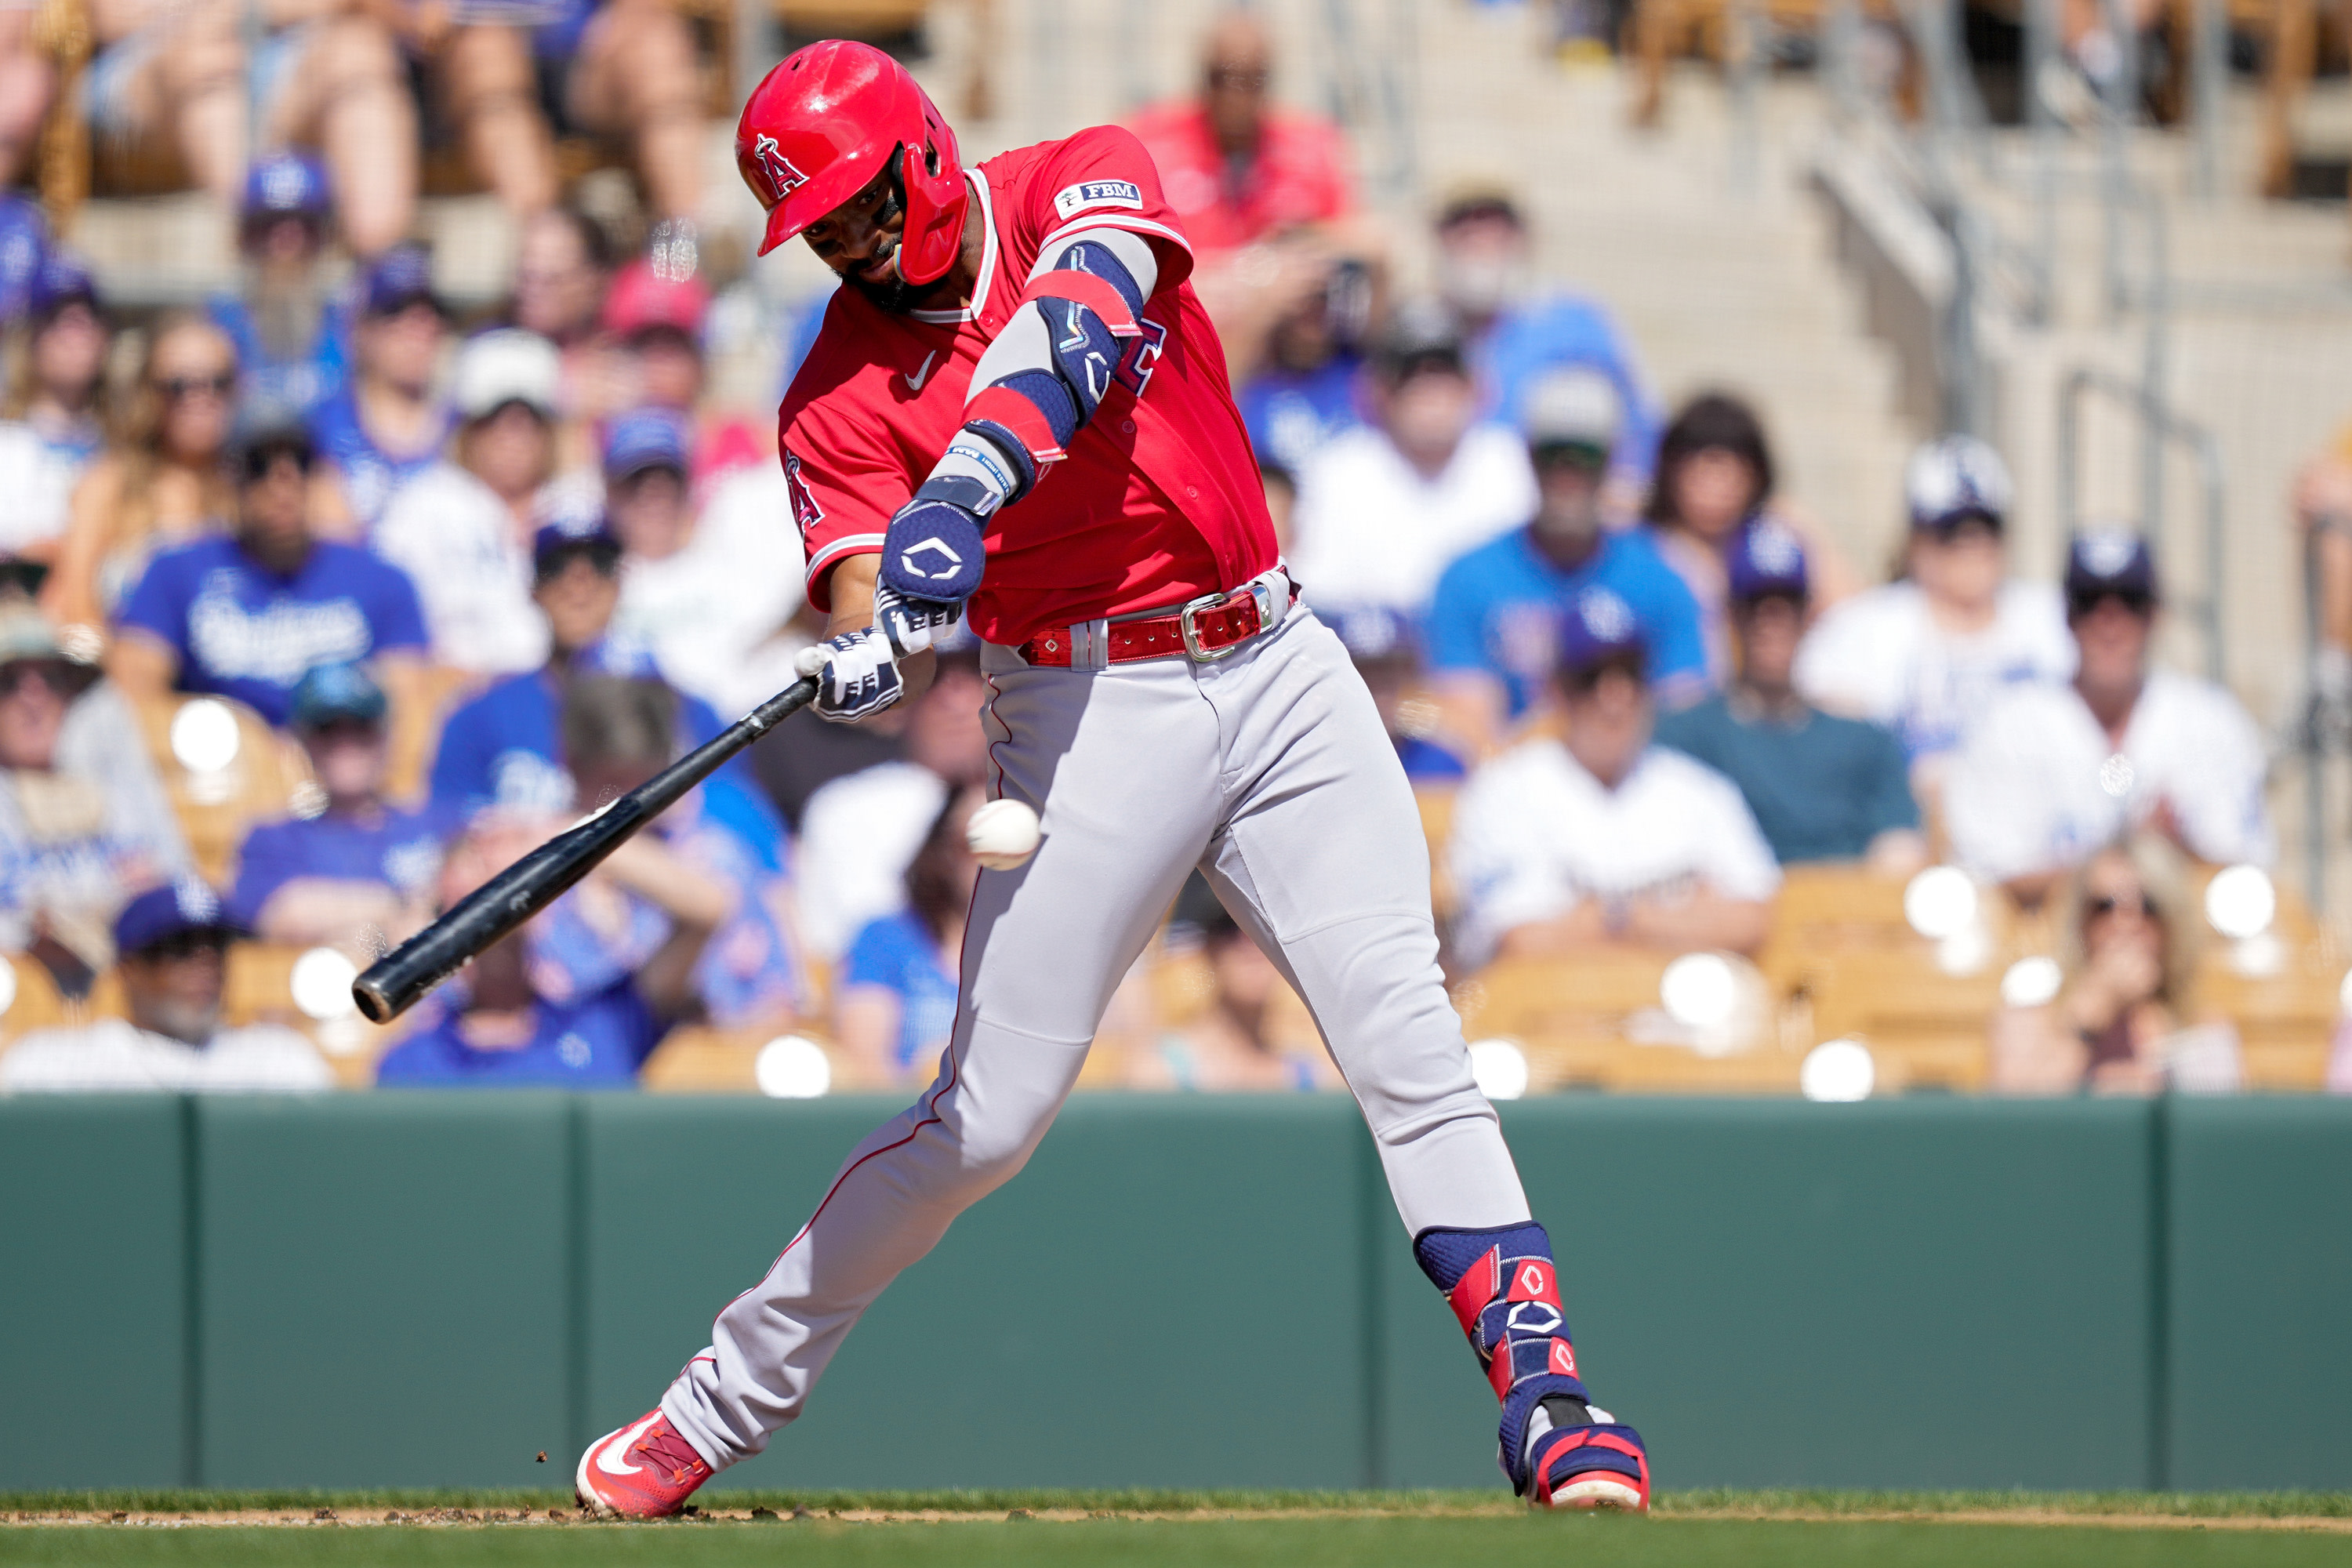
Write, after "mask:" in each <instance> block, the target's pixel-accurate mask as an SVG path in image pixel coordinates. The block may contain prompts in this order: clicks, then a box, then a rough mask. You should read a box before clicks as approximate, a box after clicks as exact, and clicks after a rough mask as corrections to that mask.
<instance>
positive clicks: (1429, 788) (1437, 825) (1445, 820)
mask: <svg viewBox="0 0 2352 1568" xmlns="http://www.w3.org/2000/svg"><path fill="white" fill-rule="evenodd" d="M1455 793H1456V792H1455V791H1454V790H1452V789H1449V788H1446V787H1445V786H1444V785H1423V786H1422V787H1420V788H1417V789H1415V790H1414V791H1413V792H1412V799H1413V804H1414V805H1418V806H1419V807H1421V833H1422V837H1424V838H1426V839H1428V840H1429V902H1430V906H1431V908H1432V909H1433V910H1434V911H1435V913H1436V916H1437V918H1438V920H1439V921H1441V922H1442V921H1447V920H1450V919H1452V918H1453V917H1454V915H1455V914H1456V913H1458V912H1459V911H1460V910H1461V908H1462V900H1460V899H1459V898H1458V897H1456V896H1455V893H1454V879H1453V878H1452V877H1450V876H1448V875H1447V874H1446V869H1445V846H1446V842H1447V841H1448V840H1449V839H1451V838H1452V837H1454V795H1455Z"/></svg>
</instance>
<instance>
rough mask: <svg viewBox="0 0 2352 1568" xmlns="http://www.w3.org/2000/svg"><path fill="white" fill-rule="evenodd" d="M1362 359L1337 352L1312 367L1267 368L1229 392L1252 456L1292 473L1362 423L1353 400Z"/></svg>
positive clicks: (1355, 402)
mask: <svg viewBox="0 0 2352 1568" xmlns="http://www.w3.org/2000/svg"><path fill="white" fill-rule="evenodd" d="M1362 368H1363V361H1362V360H1360V359H1359V358H1358V357H1356V356H1355V355H1353V354H1340V355H1338V356H1336V357H1334V358H1332V359H1330V360H1328V361H1327V362H1325V363H1323V364H1322V365H1320V366H1318V368H1316V369H1314V370H1303V371H1302V370H1268V371H1264V372H1261V373H1260V374H1256V375H1254V376H1252V377H1250V379H1249V380H1247V381H1246V382H1244V383H1243V384H1242V386H1241V389H1240V390H1239V391H1238V392H1236V393H1235V394H1234V403H1235V404H1237V405H1239V406H1240V408H1241V411H1242V422H1243V423H1244V424H1245V425H1247V426H1249V437H1250V447H1251V448H1252V449H1253V450H1254V451H1255V452H1256V453H1257V460H1258V461H1259V462H1261V463H1270V464H1272V465H1274V466H1275V467H1276V468H1286V469H1288V470H1289V471H1290V472H1292V473H1294V474H1295V473H1297V472H1298V470H1299V469H1300V468H1302V467H1303V466H1304V465H1305V464H1306V462H1307V458H1311V457H1313V456H1314V455H1315V451H1316V448H1318V447H1320V446H1322V445H1323V443H1324V442H1326V441H1328V440H1329V439H1330V438H1331V437H1334V436H1337V435H1339V433H1340V432H1341V431H1343V430H1352V429H1354V428H1355V427H1356V426H1359V425H1361V424H1362V423H1363V422H1364V415H1363V410H1362V408H1361V407H1360V405H1358V403H1357V399H1356V386H1357V378H1358V376H1359V375H1360V374H1361V371H1362Z"/></svg>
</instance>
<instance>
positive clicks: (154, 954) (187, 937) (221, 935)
mask: <svg viewBox="0 0 2352 1568" xmlns="http://www.w3.org/2000/svg"><path fill="white" fill-rule="evenodd" d="M227 951H228V933H227V932H226V931H221V930H219V929H218V928H217V927H206V928H205V929H204V930H201V931H173V933H172V934H171V935H170V936H167V937H163V938H162V939H161V940H159V941H156V942H149V943H148V944H147V945H146V946H145V947H142V948H141V949H140V950H139V951H138V952H136V953H135V954H133V955H132V956H133V957H137V958H142V959H145V960H146V961H147V962H148V963H182V962H184V961H185V960H187V959H191V958H196V957H200V956H203V955H205V954H207V953H210V954H215V955H216V954H219V953H223V952H227Z"/></svg>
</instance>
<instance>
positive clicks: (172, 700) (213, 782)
mask: <svg viewBox="0 0 2352 1568" xmlns="http://www.w3.org/2000/svg"><path fill="white" fill-rule="evenodd" d="M194 701H221V699H217V698H189V697H180V696H171V697H165V698H162V699H160V700H151V701H142V702H140V703H138V704H137V709H138V714H139V728H140V731H141V733H142V735H143V736H144V737H145V738H146V742H147V752H148V755H149V756H150V757H151V758H152V760H153V762H154V764H155V771H156V773H157V774H158V775H159V776H160V777H161V778H162V779H163V788H164V792H165V794H166V795H168V796H169V797H170V799H171V802H172V814H173V816H176V817H177V818H178V819H179V823H180V831H181V832H182V833H183V834H184V836H185V837H186V838H187V840H188V849H189V851H190V853H192V854H193V855H194V857H195V860H196V868H197V869H198V870H199V871H201V872H202V873H203V874H204V875H205V878H207V879H209V880H211V881H212V882H214V883H215V884H216V885H217V884H220V883H224V882H226V879H227V878H228V874H229V868H230V863H231V862H232V861H233V860H234V859H235V858H236V848H237V846H238V845H239V844H240V843H242V842H243V841H244V838H245V834H246V830H247V828H249V827H251V826H253V825H254V824H255V823H257V822H267V821H269V820H271V819H273V818H276V817H280V816H285V815H286V814H287V813H288V812H289V811H291V810H292V809H293V807H294V803H295V800H296V798H297V796H298V792H299V791H301V790H302V789H303V788H304V787H305V786H307V785H310V764H309V763H308V762H306V761H305V760H304V758H303V756H302V752H301V749H300V748H299V747H298V746H296V745H295V744H294V743H293V742H291V741H289V740H288V739H287V738H286V737H285V736H283V735H281V734H279V733H278V731H275V730H272V729H271V728H270V727H269V726H268V724H266V723H264V722H263V721H262V719H261V716H260V715H259V714H257V713H256V712H254V711H253V710H251V709H250V708H247V707H246V706H245V705H244V704H243V703H240V702H226V703H225V706H226V707H227V708H228V710H230V712H231V713H232V714H233V715H234V716H235V717H236V733H237V747H236V755H235V757H234V758H232V759H231V760H230V762H229V763H228V765H227V766H226V767H224V768H221V769H219V770H217V771H215V772H212V773H192V772H191V771H190V770H189V769H188V768H187V767H186V766H184V764H183V763H181V762H180V760H179V758H178V757H176V756H174V755H173V752H172V721H173V719H174V718H176V717H177V716H178V714H179V712H180V710H181V709H182V708H184V706H186V705H187V704H188V703H190V702H194Z"/></svg>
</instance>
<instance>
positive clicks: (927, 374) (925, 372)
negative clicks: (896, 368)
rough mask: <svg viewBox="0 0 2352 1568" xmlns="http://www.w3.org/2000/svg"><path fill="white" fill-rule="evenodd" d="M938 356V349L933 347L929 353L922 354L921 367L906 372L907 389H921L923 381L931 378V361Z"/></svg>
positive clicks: (910, 390) (918, 390) (917, 390)
mask: <svg viewBox="0 0 2352 1568" xmlns="http://www.w3.org/2000/svg"><path fill="white" fill-rule="evenodd" d="M939 357H940V351H939V350H937V349H933V350H932V351H931V352H930V353H927V354H925V355H924V356H923V367H922V368H921V369H920V370H910V371H908V372H907V373H906V375H907V390H908V391H909V392H920V391H922V390H923V383H925V382H927V381H929V380H930V379H931V362H932V361H933V360H935V359H937V358H939Z"/></svg>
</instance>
